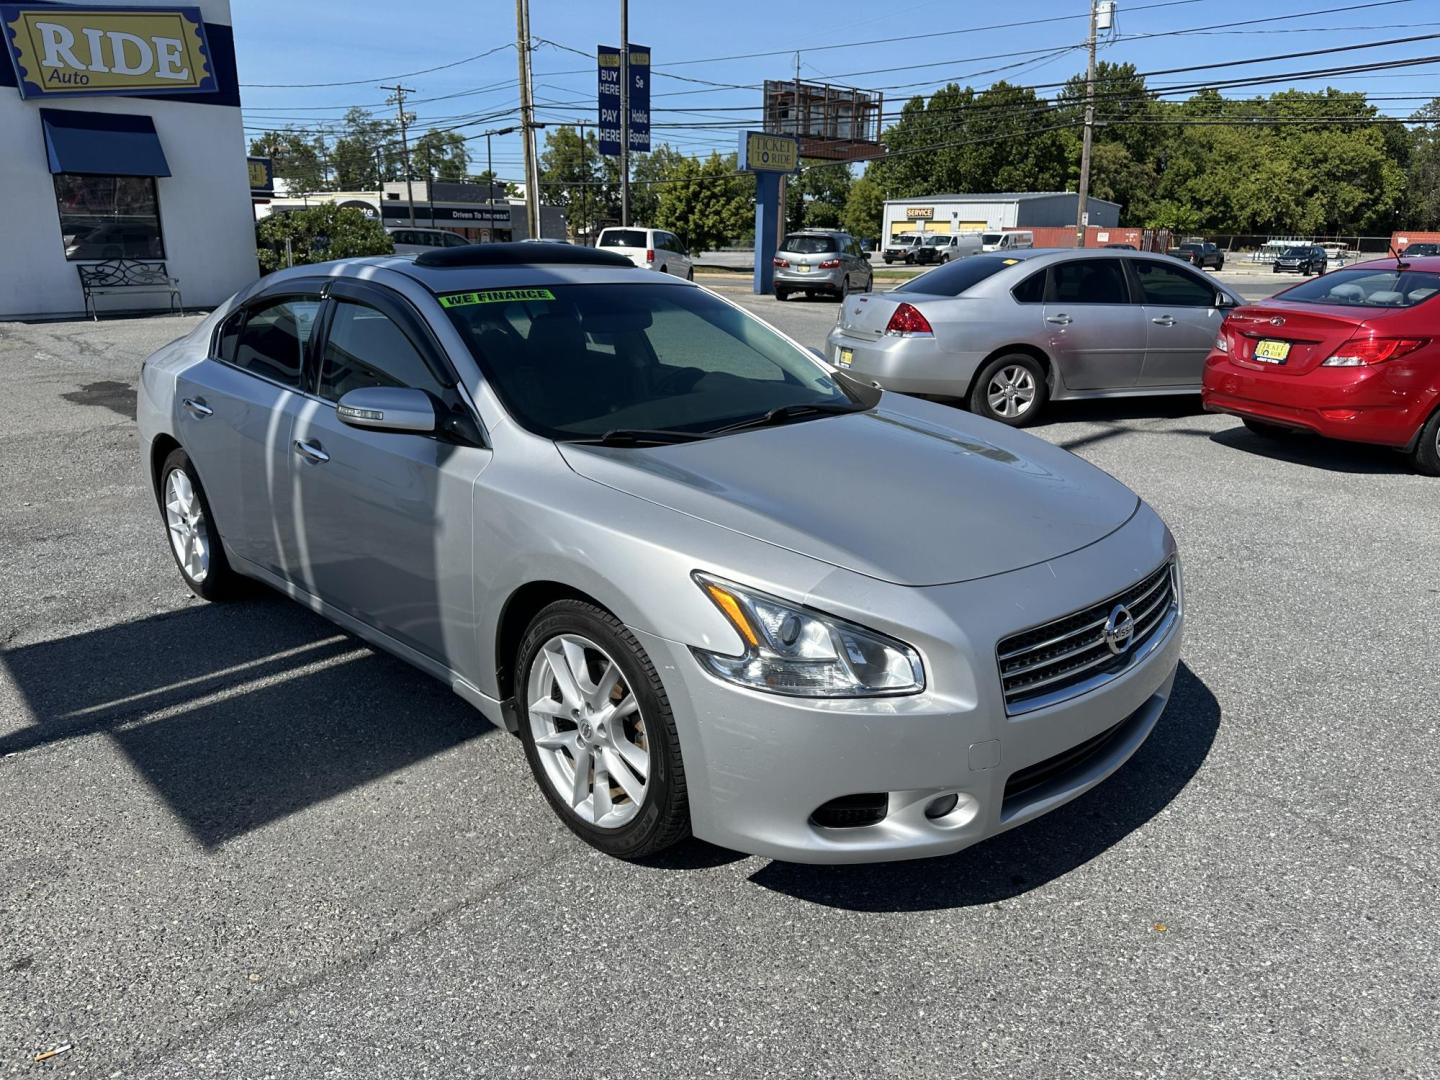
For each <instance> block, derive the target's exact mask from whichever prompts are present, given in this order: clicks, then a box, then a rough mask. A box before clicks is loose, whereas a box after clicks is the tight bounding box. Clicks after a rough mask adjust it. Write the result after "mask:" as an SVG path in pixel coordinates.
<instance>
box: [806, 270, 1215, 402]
mask: <svg viewBox="0 0 1440 1080" xmlns="http://www.w3.org/2000/svg"><path fill="white" fill-rule="evenodd" d="M1239 303H1240V300H1239V298H1238V297H1237V296H1236V295H1235V294H1234V293H1233V292H1231V291H1230V290H1229V289H1227V288H1225V287H1224V286H1223V285H1217V284H1216V283H1215V282H1213V281H1211V280H1209V279H1208V278H1206V277H1205V275H1204V274H1202V273H1201V272H1199V271H1197V270H1194V269H1192V268H1190V267H1188V266H1185V265H1183V264H1181V263H1178V262H1176V261H1175V260H1174V259H1171V258H1169V257H1168V256H1166V255H1148V254H1137V253H1131V252H1124V251H1107V250H1104V249H1091V250H1088V251H1085V252H1083V253H1082V252H1076V251H1075V250H1074V249H1069V248H1067V249H1063V250H1049V251H1045V250H1035V249H1031V250H1027V251H1015V252H1010V253H1008V254H1004V253H1000V252H996V253H993V254H981V255H976V256H974V257H973V258H969V259H962V260H961V261H960V262H955V263H951V264H950V265H948V266H938V267H936V268H935V269H933V270H929V271H926V272H925V273H923V274H921V275H920V276H919V277H916V278H913V279H911V280H910V281H907V282H905V283H904V284H903V285H901V286H899V287H898V288H896V289H893V290H891V291H889V292H885V293H873V294H869V295H865V296H857V297H851V298H850V299H849V300H848V301H846V303H845V305H844V307H843V308H842V309H841V313H840V319H839V321H838V322H837V323H836V325H835V328H834V329H833V330H832V331H831V332H830V336H829V339H828V341H827V348H828V350H829V351H828V353H827V355H828V356H829V357H830V359H831V360H832V361H833V362H834V363H835V364H836V365H837V366H838V367H839V368H840V370H842V371H846V372H849V373H851V374H853V375H856V376H859V377H860V378H862V379H865V380H867V381H873V382H876V383H878V384H879V385H881V386H883V387H885V389H887V390H899V391H902V392H905V393H912V394H929V395H936V396H940V397H948V398H958V399H961V400H962V401H964V402H966V403H967V404H968V406H969V408H970V409H971V410H972V411H974V412H977V413H979V414H981V415H982V416H987V417H989V418H991V419H993V420H999V421H1000V422H1001V423H1005V424H1014V425H1020V424H1027V423H1030V422H1031V421H1033V420H1034V419H1035V418H1036V417H1037V416H1038V415H1039V414H1040V413H1041V412H1042V411H1043V409H1044V407H1045V403H1046V401H1047V400H1061V399H1069V398H1084V397H1119V396H1128V395H1135V394H1180V393H1195V392H1197V391H1198V390H1199V389H1200V379H1201V373H1202V371H1203V368H1204V365H1205V357H1206V355H1207V354H1208V353H1209V351H1210V346H1211V344H1212V343H1213V342H1214V340H1215V335H1216V333H1217V332H1218V331H1219V329H1220V323H1221V320H1222V319H1223V318H1224V313H1225V311H1226V310H1227V309H1228V308H1230V307H1233V306H1235V305H1237V304H1239Z"/></svg>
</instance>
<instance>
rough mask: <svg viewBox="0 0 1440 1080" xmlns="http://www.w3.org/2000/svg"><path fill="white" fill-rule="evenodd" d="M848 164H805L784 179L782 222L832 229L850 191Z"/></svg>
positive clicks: (792, 225)
mask: <svg viewBox="0 0 1440 1080" xmlns="http://www.w3.org/2000/svg"><path fill="white" fill-rule="evenodd" d="M850 184H851V178H850V166H849V165H845V164H833V165H827V164H821V163H817V162H809V163H806V165H805V168H804V169H803V170H802V171H801V172H800V173H799V175H797V176H790V177H787V178H786V181H785V221H786V223H787V224H788V225H790V226H791V227H799V226H802V225H803V226H805V227H806V228H812V229H833V228H836V227H838V225H839V223H840V215H841V214H842V213H843V212H844V210H845V199H846V197H847V196H848V195H849V194H850Z"/></svg>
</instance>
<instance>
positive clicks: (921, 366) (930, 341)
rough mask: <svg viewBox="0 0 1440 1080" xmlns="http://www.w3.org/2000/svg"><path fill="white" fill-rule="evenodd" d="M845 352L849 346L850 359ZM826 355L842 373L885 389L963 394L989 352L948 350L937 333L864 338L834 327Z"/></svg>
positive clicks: (826, 344) (946, 395)
mask: <svg viewBox="0 0 1440 1080" xmlns="http://www.w3.org/2000/svg"><path fill="white" fill-rule="evenodd" d="M842 350H848V356H849V362H848V363H846V362H845V357H846V353H845V352H843V351H842ZM825 359H826V360H827V361H829V362H830V363H832V364H834V365H835V366H836V367H838V368H839V369H840V370H841V371H844V372H846V373H847V374H850V375H853V376H854V377H855V378H857V379H864V380H865V381H867V382H876V383H879V384H880V385H881V386H883V387H884V388H885V389H886V390H894V391H896V392H897V393H901V394H935V395H937V396H941V397H964V396H965V395H966V394H967V393H969V391H970V384H971V382H972V381H974V378H975V372H976V370H978V369H979V367H980V365H981V363H982V362H983V361H984V359H985V353H983V352H959V351H944V350H942V349H941V347H940V343H939V342H938V341H937V340H936V338H934V337H927V336H915V337H905V336H903V335H898V334H886V335H882V336H881V337H878V338H877V337H873V336H868V335H867V336H865V337H861V336H859V335H856V334H852V333H849V332H848V331H846V330H845V329H844V328H842V327H840V326H836V327H835V328H834V329H833V330H831V331H830V335H829V337H827V338H826V340H825Z"/></svg>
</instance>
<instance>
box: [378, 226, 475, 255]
mask: <svg viewBox="0 0 1440 1080" xmlns="http://www.w3.org/2000/svg"><path fill="white" fill-rule="evenodd" d="M385 231H386V232H387V233H389V234H390V239H391V241H393V242H394V244H395V254H396V255H419V254H421V253H423V252H426V251H434V250H435V249H436V248H447V247H466V246H467V245H469V244H473V243H474V241H473V240H466V239H465V237H463V236H461V235H460V234H459V233H457V232H451V231H450V230H449V229H410V228H401V227H400V226H398V225H397V226H395V227H393V228H387V229H386V230H385Z"/></svg>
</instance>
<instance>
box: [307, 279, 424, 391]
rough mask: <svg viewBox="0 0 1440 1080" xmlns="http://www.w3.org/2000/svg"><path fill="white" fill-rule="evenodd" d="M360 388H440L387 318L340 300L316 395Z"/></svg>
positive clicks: (413, 350) (373, 310)
mask: <svg viewBox="0 0 1440 1080" xmlns="http://www.w3.org/2000/svg"><path fill="white" fill-rule="evenodd" d="M365 386H408V387H414V388H415V389H418V390H428V391H430V393H432V394H434V395H436V396H437V397H439V396H441V395H442V394H443V392H444V390H443V388H442V387H441V386H440V384H439V383H438V382H437V381H436V379H435V376H434V375H433V374H432V373H431V371H430V369H429V368H428V367H426V365H425V361H424V359H422V357H421V356H420V352H419V350H418V349H416V348H415V346H414V345H412V344H411V343H410V339H409V338H407V337H406V336H405V334H404V333H403V332H402V331H401V330H400V328H399V327H398V326H396V325H395V324H394V323H393V322H391V321H390V319H389V318H388V317H386V316H385V315H382V314H381V313H380V312H378V311H376V310H375V309H374V308H372V307H366V306H365V305H364V304H356V303H353V302H351V301H349V300H340V301H338V302H337V303H336V305H335V317H334V319H333V320H332V321H331V323H330V336H329V338H328V339H327V340H326V342H325V355H324V356H323V357H322V358H321V361H320V387H319V393H320V396H321V397H323V398H327V399H329V400H330V401H338V400H340V398H341V397H343V396H344V395H345V394H347V393H349V392H350V391H351V390H357V389H359V388H361V387H365Z"/></svg>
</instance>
